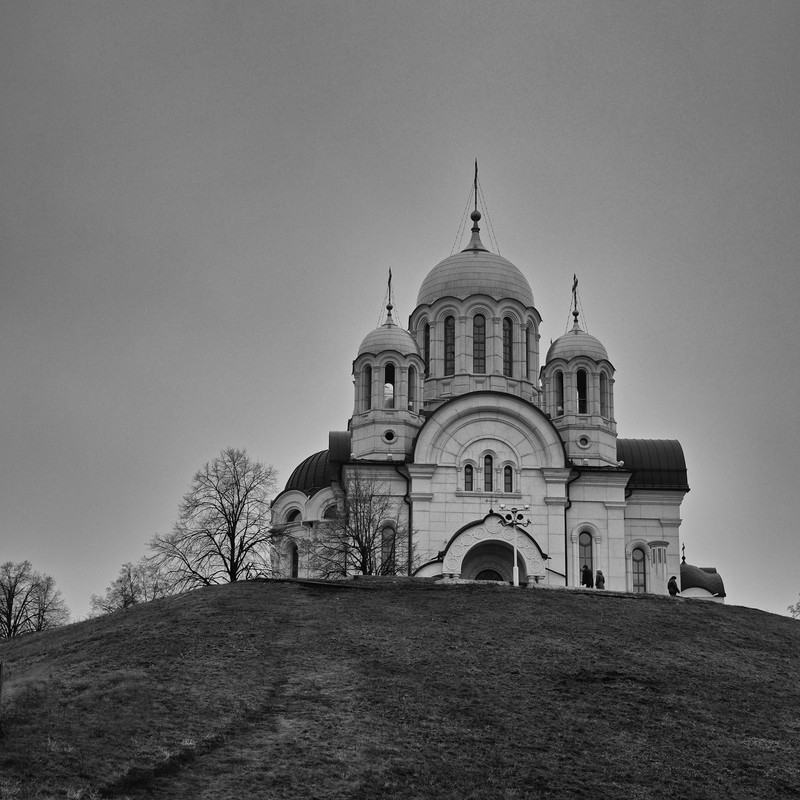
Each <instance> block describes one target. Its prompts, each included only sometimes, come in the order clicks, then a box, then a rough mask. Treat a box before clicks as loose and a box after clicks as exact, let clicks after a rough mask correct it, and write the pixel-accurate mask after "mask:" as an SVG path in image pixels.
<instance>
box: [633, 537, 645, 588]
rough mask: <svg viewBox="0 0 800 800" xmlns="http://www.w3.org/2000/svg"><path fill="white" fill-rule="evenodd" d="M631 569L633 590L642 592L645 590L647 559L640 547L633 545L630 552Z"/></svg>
mask: <svg viewBox="0 0 800 800" xmlns="http://www.w3.org/2000/svg"><path fill="white" fill-rule="evenodd" d="M631 569H632V571H633V591H634V592H637V593H639V594H643V593H644V592H646V591H647V560H646V558H645V555H644V550H642V548H641V547H635V548H634V550H633V552H632V553H631Z"/></svg>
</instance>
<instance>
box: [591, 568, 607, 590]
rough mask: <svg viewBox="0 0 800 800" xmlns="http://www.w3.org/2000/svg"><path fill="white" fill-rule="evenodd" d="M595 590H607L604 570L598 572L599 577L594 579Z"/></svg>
mask: <svg viewBox="0 0 800 800" xmlns="http://www.w3.org/2000/svg"><path fill="white" fill-rule="evenodd" d="M594 588H595V589H605V588H606V579H605V577H604V575H603V572H602V570H597V575H596V577H595V579H594Z"/></svg>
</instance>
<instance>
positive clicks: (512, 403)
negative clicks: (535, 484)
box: [414, 392, 566, 467]
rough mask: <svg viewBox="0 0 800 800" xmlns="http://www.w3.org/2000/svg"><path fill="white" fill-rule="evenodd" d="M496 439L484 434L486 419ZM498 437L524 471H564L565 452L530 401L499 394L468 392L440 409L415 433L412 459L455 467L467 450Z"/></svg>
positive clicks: (551, 429) (554, 432)
mask: <svg viewBox="0 0 800 800" xmlns="http://www.w3.org/2000/svg"><path fill="white" fill-rule="evenodd" d="M487 418H488V419H491V420H492V421H493V422H494V424H495V429H496V434H497V435H496V436H494V435H493V436H487V434H486V419H487ZM490 438H500V439H501V440H502V441H504V442H505V443H506V444H507V445H508V446H509V447H510V448H511V449H512V450H513V452H514V453H515V455H516V461H517V464H518V465H519V466H520V467H522V466H526V467H563V466H565V464H566V453H565V451H564V444H563V442H562V440H561V437H560V435H559V433H558V431H557V430H556V428H555V426H554V425H553V423H552V422H551V421H550V420H549V419H548V418H547V417H546V416H545V414H544V413H543V412H542V411H540V410H539V409H538V408H536V406H533V405H532V404H531V403H529V402H527V401H525V400H523V399H521V398H519V397H516V396H515V395H511V394H504V393H500V392H470V393H468V394H463V395H459V396H458V397H454V398H453V399H452V400H449V401H448V402H446V403H444V404H442V405H441V406H439V407H438V408H437V409H436V410H435V411H434V412H433V413H432V414H431V415H430V416H429V417H428V418H427V419H426V421H425V423H424V425H423V426H422V428H421V429H420V431H419V434H418V435H417V440H416V443H415V447H414V459H415V461H417V462H418V463H425V464H453V465H454V466H455V464H456V462H457V461H458V459H459V457H461V456H463V452H464V449H465V447H466V446H468V445H469V444H471V443H473V442H475V441H477V440H479V439H487V440H488V439H490Z"/></svg>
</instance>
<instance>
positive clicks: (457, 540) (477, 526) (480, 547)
mask: <svg viewBox="0 0 800 800" xmlns="http://www.w3.org/2000/svg"><path fill="white" fill-rule="evenodd" d="M515 540H516V544H517V566H518V567H519V575H520V582H521V583H526V582H527V583H529V584H532V583H533V581H532V580H531V579H532V578H534V577H536V578H537V579H541V578H543V577H544V576H545V569H544V560H545V559H546V558H547V556H546V555H545V554H544V553H543V552H542V550H541V548H540V547H539V545H538V544H537V543H536V541H535V539H533V538H532V537H531V535H530V534H529V533H528V532H527V531H523V530H519V529H518V530H516V531H515V530H514V529H513V528H512V527H511V526H508V525H503V524H502V522H501V520H500V517H499V516H498V515H497V514H490V515H489V516H487V517H485V518H484V519H483V520H480V521H476V522H474V523H472V524H470V525H465V526H464V527H463V528H461V530H459V531H458V532H457V533H455V534H453V538H452V539H450V541H449V542H448V543H447V548H446V550H445V552H444V557H443V559H442V572H443V573H444V574H445V575H454V576H456V577H460V578H466V579H468V580H475V579H476V578H477V576H478V574H479V573H480V572H482V571H484V570H493V571H494V572H496V573H497V574H498V575H500V576H501V579H502V580H504V581H508V582H509V583H511V582H512V580H513V577H512V573H513V570H512V567H513V561H514V555H513V554H514V542H515ZM484 580H485V579H484Z"/></svg>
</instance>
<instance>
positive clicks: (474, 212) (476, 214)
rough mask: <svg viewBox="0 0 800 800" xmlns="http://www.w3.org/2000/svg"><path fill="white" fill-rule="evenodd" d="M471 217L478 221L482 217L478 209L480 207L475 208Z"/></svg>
mask: <svg viewBox="0 0 800 800" xmlns="http://www.w3.org/2000/svg"><path fill="white" fill-rule="evenodd" d="M469 218H470V219H471V220H472V221H473V222H477V221H478V220H479V219H480V218H481V212H480V211H478V209H477V208H476V209H475V210H474V211H473V212H472V213H471V214H470V215H469Z"/></svg>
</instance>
